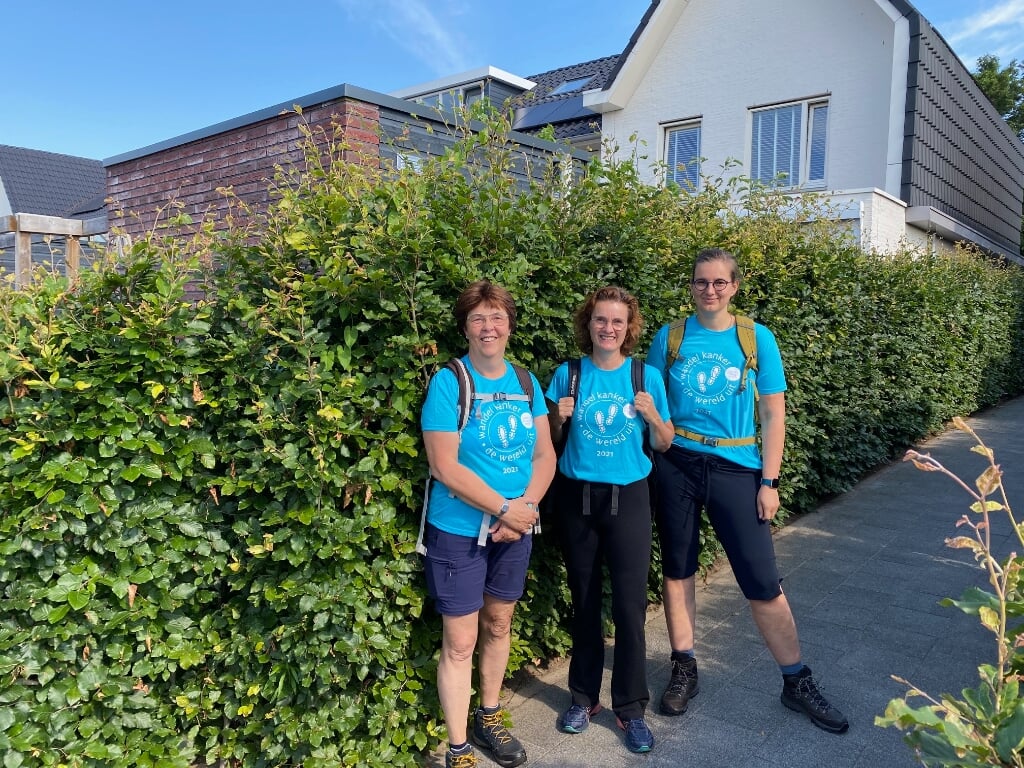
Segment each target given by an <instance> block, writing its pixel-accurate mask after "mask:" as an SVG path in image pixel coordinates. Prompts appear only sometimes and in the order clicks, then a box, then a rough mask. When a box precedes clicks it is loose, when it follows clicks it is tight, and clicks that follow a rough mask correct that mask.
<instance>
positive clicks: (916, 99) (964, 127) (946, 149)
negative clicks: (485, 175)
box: [531, 0, 1024, 261]
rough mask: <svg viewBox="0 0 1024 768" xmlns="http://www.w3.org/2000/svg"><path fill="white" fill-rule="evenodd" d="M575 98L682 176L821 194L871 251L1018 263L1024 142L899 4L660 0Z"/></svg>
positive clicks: (936, 37)
mask: <svg viewBox="0 0 1024 768" xmlns="http://www.w3.org/2000/svg"><path fill="white" fill-rule="evenodd" d="M548 76H549V78H550V73H548ZM531 79H534V78H531ZM536 79H540V78H536ZM595 86H596V87H595ZM582 102H583V105H584V106H585V107H586V108H588V109H590V110H592V111H594V112H596V113H599V114H600V115H601V118H602V120H601V134H602V135H603V136H604V137H611V138H613V139H614V140H615V141H616V142H619V143H620V144H622V145H625V144H626V143H627V139H628V137H630V136H632V135H634V134H635V135H636V136H637V137H639V139H640V140H641V141H642V142H644V143H645V144H646V146H647V149H648V152H649V153H650V155H652V156H655V157H657V158H659V159H660V160H663V161H664V162H665V163H666V164H667V166H668V175H669V177H670V178H672V179H674V180H675V181H678V182H679V183H680V184H681V185H683V186H687V185H695V184H696V185H699V183H700V175H701V173H705V174H707V175H709V176H715V175H718V174H720V173H721V172H722V169H723V166H724V165H725V164H726V163H727V161H730V160H733V161H739V166H738V167H736V168H734V169H733V171H732V172H734V173H742V174H743V175H746V176H750V177H752V178H755V179H759V180H762V181H764V182H766V183H772V182H773V181H777V180H778V179H779V178H781V179H782V181H781V186H782V187H784V188H786V189H791V190H793V191H801V190H808V191H816V192H826V193H828V194H829V195H830V196H831V197H832V198H833V201H834V202H835V203H837V204H838V206H837V207H838V209H839V210H841V211H842V213H841V215H842V216H843V217H844V218H849V219H851V224H852V226H853V227H854V229H855V231H858V232H859V234H860V236H861V239H862V244H863V245H864V246H865V247H868V248H874V249H876V250H879V251H885V250H889V249H891V248H894V247H896V246H898V245H899V244H900V243H901V242H904V241H906V242H909V243H911V244H915V245H920V244H924V245H931V246H933V247H936V248H939V249H942V248H944V247H950V245H949V243H951V242H954V241H958V240H967V241H970V242H973V243H976V244H977V245H979V246H981V247H982V248H984V249H985V250H986V251H989V252H990V253H993V254H997V255H999V256H1002V257H1004V258H1007V259H1010V260H1014V261H1022V259H1021V249H1020V233H1021V213H1022V206H1024V144H1022V143H1021V141H1020V139H1019V138H1018V137H1017V136H1016V135H1014V133H1013V132H1012V131H1011V130H1010V129H1009V127H1008V126H1007V125H1006V123H1005V121H1003V120H1002V118H1001V117H1000V116H999V114H998V113H997V112H996V110H995V109H994V108H993V107H992V105H991V103H990V102H989V101H988V99H987V98H986V97H985V96H984V95H983V94H982V92H981V91H980V89H979V88H978V87H977V86H976V85H975V83H974V81H973V79H972V77H971V75H970V73H969V72H968V70H967V69H966V68H965V67H964V65H963V64H962V63H961V62H960V60H959V59H958V58H957V57H956V55H955V54H954V53H953V52H952V50H951V49H950V48H949V46H948V45H947V44H946V42H945V41H944V40H943V39H942V37H941V35H940V34H939V33H938V32H937V31H936V30H935V29H934V28H932V26H931V25H930V24H929V23H928V21H927V20H926V19H925V18H924V17H922V16H921V15H920V14H919V13H918V12H917V11H916V10H915V9H914V7H913V6H912V5H911V4H910V3H908V2H905V1H904V0H772V2H762V0H654V2H652V3H651V6H650V8H649V9H648V11H647V13H646V15H645V16H644V18H643V20H642V21H641V22H640V25H639V27H638V28H637V30H636V33H635V34H634V35H633V38H632V40H631V41H630V43H629V45H628V46H627V48H626V50H625V51H624V52H623V53H622V54H621V55H620V56H619V57H618V60H617V63H616V67H615V68H614V70H612V71H611V72H610V73H609V74H608V75H607V77H606V78H605V79H604V81H603V82H592V83H589V84H587V85H586V89H585V90H584V91H583V92H582ZM619 151H620V152H628V151H630V147H629V146H621V147H620V150H619ZM699 158H702V159H699ZM648 173H649V177H650V180H651V181H652V182H654V181H658V179H657V178H656V174H655V172H654V171H653V170H651V171H649V172H648Z"/></svg>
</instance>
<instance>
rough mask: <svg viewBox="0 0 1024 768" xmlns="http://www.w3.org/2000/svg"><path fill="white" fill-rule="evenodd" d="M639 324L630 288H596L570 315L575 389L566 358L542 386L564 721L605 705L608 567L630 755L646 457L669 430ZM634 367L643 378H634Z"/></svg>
mask: <svg viewBox="0 0 1024 768" xmlns="http://www.w3.org/2000/svg"><path fill="white" fill-rule="evenodd" d="M642 327H643V321H642V319H641V317H640V310H639V307H638V306H637V300H636V298H634V297H633V296H631V295H630V294H629V293H627V292H626V291H624V290H622V289H621V288H617V287H615V286H609V287H606V288H601V289H600V290H598V291H595V292H594V293H592V294H591V295H590V296H589V297H588V298H587V300H586V301H585V302H584V304H583V306H582V307H581V308H580V309H579V311H577V313H576V316H575V319H574V329H575V332H576V340H577V342H578V344H579V347H580V349H581V350H582V351H583V352H584V354H585V355H586V356H585V357H583V358H582V360H580V361H579V369H578V385H577V386H576V388H575V389H576V391H575V392H573V387H571V386H570V381H571V375H575V374H570V364H569V363H563V364H562V365H561V366H559V368H558V370H556V371H555V375H554V377H553V378H552V380H551V384H550V386H549V387H548V391H547V398H548V400H549V401H550V402H551V404H552V405H551V408H552V411H554V406H555V404H557V416H554V418H553V421H552V432H553V433H554V434H555V437H556V441H558V440H559V439H560V438H561V433H562V432H563V430H565V431H566V435H565V437H566V439H565V448H564V451H563V453H562V455H561V457H560V458H559V461H558V467H559V473H558V475H557V476H556V480H555V483H554V486H553V493H552V499H553V501H552V509H553V510H554V512H555V514H556V515H557V519H558V528H559V532H560V539H561V542H562V549H563V553H564V558H565V568H566V573H567V576H568V584H569V591H570V594H571V596H572V607H573V616H572V623H571V634H572V658H571V661H570V663H569V692H570V694H571V695H572V703H571V704H570V706H569V708H568V710H566V712H565V713H564V714H563V715H562V718H561V721H560V724H559V727H560V728H561V730H563V731H565V732H566V733H580V732H582V731H583V730H585V729H586V727H587V726H588V725H589V723H590V717H591V715H594V714H596V713H597V712H599V711H600V709H601V705H600V703H599V701H598V697H599V694H600V691H601V677H602V673H603V671H604V632H603V629H604V626H603V625H604V621H603V617H602V605H603V602H604V600H603V597H604V589H603V579H602V573H601V569H602V563H604V565H606V566H607V568H608V576H609V580H610V582H611V597H612V620H613V622H614V625H615V661H614V666H613V667H612V679H611V703H612V709H613V710H614V712H615V715H616V717H617V720H618V724H619V727H620V728H622V729H623V731H624V732H625V742H626V747H627V748H628V749H629V750H630V751H632V752H648V751H650V750H651V748H652V747H653V746H654V737H653V735H652V734H651V731H650V729H649V728H648V726H647V722H646V721H645V719H644V712H645V710H646V707H647V702H648V700H649V698H650V693H649V691H648V689H647V646H646V642H645V638H644V624H645V620H646V617H647V575H648V572H649V570H650V563H651V525H652V521H651V505H650V498H649V495H648V485H647V476H648V475H649V474H650V472H651V460H650V458H649V457H648V451H646V450H645V443H647V444H649V445H650V447H651V448H654V449H655V450H658V451H664V450H665V449H667V448H668V446H669V445H670V444H671V442H672V437H673V430H672V423H671V422H670V421H669V420H668V402H667V400H666V398H665V384H664V381H663V379H662V378H661V376H659V375H658V372H657V371H656V370H654V369H653V368H651V367H650V366H648V365H644V364H643V362H642V361H639V360H638V361H634V360H632V358H630V357H629V355H630V353H631V352H632V351H633V349H634V348H635V346H636V343H637V341H638V340H639V338H640V332H641V330H642ZM634 365H637V366H639V370H638V374H642V378H640V376H639V375H638V376H637V378H634V371H633V367H634ZM640 382H642V386H639V387H638V386H637V384H638V383H640ZM574 394H575V396H573V395H574Z"/></svg>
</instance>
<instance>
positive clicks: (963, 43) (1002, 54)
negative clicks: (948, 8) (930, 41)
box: [943, 0, 1024, 63]
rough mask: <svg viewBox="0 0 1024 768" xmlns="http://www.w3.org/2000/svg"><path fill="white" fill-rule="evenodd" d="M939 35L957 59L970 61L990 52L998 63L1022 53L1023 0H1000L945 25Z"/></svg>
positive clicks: (1023, 28) (1023, 38)
mask: <svg viewBox="0 0 1024 768" xmlns="http://www.w3.org/2000/svg"><path fill="white" fill-rule="evenodd" d="M943 36H944V37H945V38H946V40H947V41H948V42H949V44H950V45H951V46H953V47H954V48H955V49H956V50H957V51H962V52H963V53H962V54H961V58H962V59H964V61H966V62H972V63H973V62H974V61H975V60H976V59H977V58H978V57H979V56H981V55H983V54H986V53H991V54H995V55H996V56H998V57H999V58H1000V60H1004V59H1011V58H1019V57H1020V56H1021V55H1022V54H1024V0H1004V1H1003V2H1001V3H999V4H998V5H996V6H994V7H991V8H987V9H985V10H984V11H981V12H979V13H976V14H974V15H972V16H966V17H964V18H962V19H959V20H957V21H955V22H953V23H952V24H950V25H949V29H948V30H947V31H945V32H944V33H943Z"/></svg>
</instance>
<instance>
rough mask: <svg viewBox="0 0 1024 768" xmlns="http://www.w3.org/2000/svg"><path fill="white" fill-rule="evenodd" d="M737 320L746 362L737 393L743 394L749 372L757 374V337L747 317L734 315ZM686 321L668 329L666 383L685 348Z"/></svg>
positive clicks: (738, 334) (674, 324) (676, 322)
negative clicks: (680, 351) (669, 373)
mask: <svg viewBox="0 0 1024 768" xmlns="http://www.w3.org/2000/svg"><path fill="white" fill-rule="evenodd" d="M734 317H735V319H736V335H737V336H739V340H740V349H742V350H743V355H744V357H745V358H746V362H745V363H744V364H743V374H742V375H741V376H740V388H739V390H738V391H737V393H739V392H743V391H744V390H746V388H747V371H753V372H754V373H755V374H756V373H757V335H756V334H755V332H754V321H753V320H751V319H750V318H749V317H746V316H745V315H734ZM686 320H687V318H685V317H684V318H683V319H682V320H676V321H675V322H674V323H672V325H670V326H669V327H668V345H667V346H668V349H667V350H666V353H665V383H666V384H667V383H668V372H669V369H670V368H672V364H673V363H675V361H676V358H677V357H679V350H680V349H682V347H683V335H684V334H685V333H686ZM754 399H755V400H756V399H757V385H756V384H755V385H754Z"/></svg>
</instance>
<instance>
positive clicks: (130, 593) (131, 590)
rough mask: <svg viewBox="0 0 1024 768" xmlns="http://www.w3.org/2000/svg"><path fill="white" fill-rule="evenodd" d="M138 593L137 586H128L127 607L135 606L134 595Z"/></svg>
mask: <svg viewBox="0 0 1024 768" xmlns="http://www.w3.org/2000/svg"><path fill="white" fill-rule="evenodd" d="M138 591H139V585H138V584H129V585H128V607H129V608H133V607H134V606H135V593H136V592H138Z"/></svg>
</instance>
